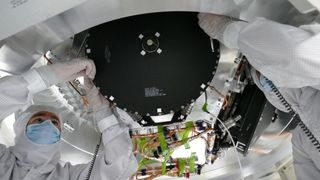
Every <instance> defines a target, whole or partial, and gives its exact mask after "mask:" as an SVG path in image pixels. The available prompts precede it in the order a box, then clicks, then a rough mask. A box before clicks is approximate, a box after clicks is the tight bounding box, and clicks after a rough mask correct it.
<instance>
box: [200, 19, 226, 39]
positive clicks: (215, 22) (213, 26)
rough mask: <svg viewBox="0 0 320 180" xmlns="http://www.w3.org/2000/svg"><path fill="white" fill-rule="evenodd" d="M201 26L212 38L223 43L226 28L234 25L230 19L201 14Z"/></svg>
mask: <svg viewBox="0 0 320 180" xmlns="http://www.w3.org/2000/svg"><path fill="white" fill-rule="evenodd" d="M198 19H199V22H198V23H199V26H200V27H201V28H202V29H203V31H204V32H205V33H207V34H208V35H209V36H210V37H212V38H214V39H218V40H220V41H222V38H223V37H222V36H223V31H224V30H225V29H226V27H227V26H228V25H229V24H230V23H232V20H231V18H230V17H227V16H221V15H215V14H209V13H199V14H198Z"/></svg>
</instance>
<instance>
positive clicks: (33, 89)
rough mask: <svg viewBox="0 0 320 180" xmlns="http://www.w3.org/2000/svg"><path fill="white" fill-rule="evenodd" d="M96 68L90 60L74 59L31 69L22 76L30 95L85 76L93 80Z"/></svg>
mask: <svg viewBox="0 0 320 180" xmlns="http://www.w3.org/2000/svg"><path fill="white" fill-rule="evenodd" d="M95 74H96V68H95V65H94V63H93V61H92V60H89V59H81V58H76V59H73V60H71V61H67V62H58V63H55V64H52V65H48V66H41V67H39V68H35V69H32V70H30V71H28V72H26V73H24V74H23V75H22V77H23V78H24V79H25V80H26V81H27V83H28V89H29V91H30V93H31V94H35V93H37V92H40V91H42V90H45V89H46V88H48V87H50V86H52V85H55V84H57V83H61V82H67V81H70V80H74V79H76V78H77V77H80V76H85V75H87V76H88V77H89V78H91V79H93V78H94V76H95Z"/></svg>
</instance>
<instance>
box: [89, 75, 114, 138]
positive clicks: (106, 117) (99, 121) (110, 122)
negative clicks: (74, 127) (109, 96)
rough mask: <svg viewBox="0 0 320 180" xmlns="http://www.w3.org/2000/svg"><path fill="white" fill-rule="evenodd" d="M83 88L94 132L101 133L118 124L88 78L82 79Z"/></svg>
mask: <svg viewBox="0 0 320 180" xmlns="http://www.w3.org/2000/svg"><path fill="white" fill-rule="evenodd" d="M84 86H85V88H86V93H87V95H86V98H87V100H88V103H89V107H88V108H89V112H92V114H93V125H94V126H95V127H96V130H97V131H98V132H103V131H104V130H105V129H107V128H109V127H111V126H114V125H116V124H118V123H119V122H118V119H117V117H116V116H115V115H114V114H113V112H112V110H111V108H110V103H109V102H108V101H107V100H106V99H105V97H104V96H103V95H102V94H101V93H100V92H99V90H98V89H97V87H96V86H95V85H94V84H93V82H92V81H91V80H90V79H89V78H88V77H85V78H84Z"/></svg>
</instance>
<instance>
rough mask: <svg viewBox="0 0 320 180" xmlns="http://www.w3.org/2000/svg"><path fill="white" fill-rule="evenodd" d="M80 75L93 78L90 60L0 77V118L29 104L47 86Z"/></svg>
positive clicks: (78, 60)
mask: <svg viewBox="0 0 320 180" xmlns="http://www.w3.org/2000/svg"><path fill="white" fill-rule="evenodd" d="M81 75H88V76H90V78H93V77H94V75H95V66H94V64H93V62H92V61H90V60H84V59H82V60H80V59H74V60H72V61H68V62H64V63H56V64H53V65H49V66H42V67H39V68H35V69H31V70H29V71H28V72H26V73H23V74H22V75H20V76H6V77H3V78H1V79H0V111H1V113H0V119H3V118H5V117H7V116H8V115H10V114H11V113H14V112H15V111H17V110H19V109H21V108H23V107H25V106H27V105H30V103H31V100H32V97H33V95H34V94H36V93H38V92H40V91H42V90H45V89H47V88H48V87H50V86H52V85H54V84H57V83H60V82H66V81H68V80H72V79H75V78H77V77H79V76H81Z"/></svg>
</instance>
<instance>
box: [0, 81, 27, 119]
mask: <svg viewBox="0 0 320 180" xmlns="http://www.w3.org/2000/svg"><path fill="white" fill-rule="evenodd" d="M27 87H28V83H27V81H26V80H25V79H24V78H23V77H21V76H6V77H3V78H1V79H0V110H1V113H0V119H3V118H5V117H7V116H8V115H10V114H11V113H13V112H15V111H17V110H18V109H20V108H23V107H24V106H26V105H28V104H29V103H30V101H31V96H32V94H31V93H30V91H29V90H28V88H27Z"/></svg>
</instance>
